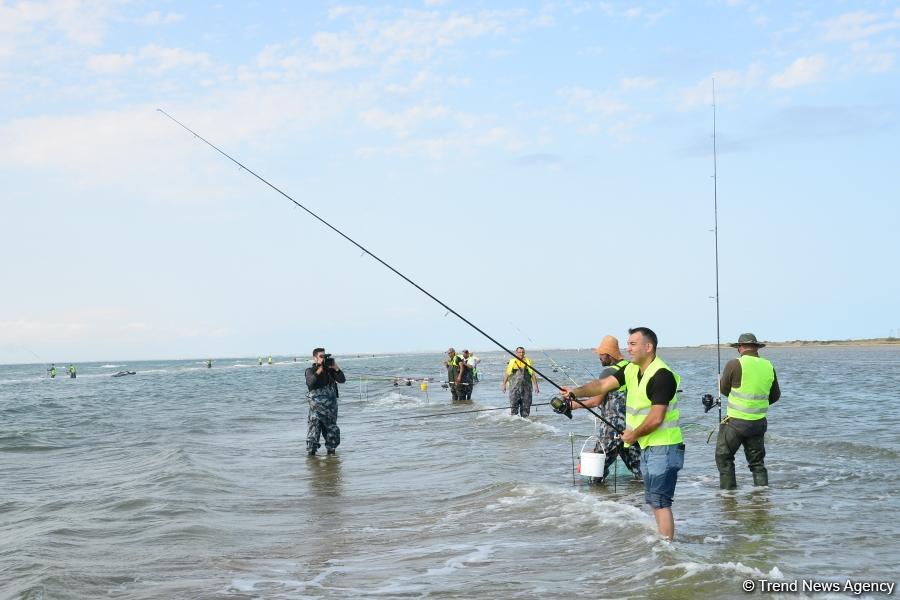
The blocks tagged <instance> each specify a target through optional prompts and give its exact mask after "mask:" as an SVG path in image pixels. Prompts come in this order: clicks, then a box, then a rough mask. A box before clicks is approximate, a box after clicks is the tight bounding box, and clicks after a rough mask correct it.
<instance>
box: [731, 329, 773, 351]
mask: <svg viewBox="0 0 900 600" xmlns="http://www.w3.org/2000/svg"><path fill="white" fill-rule="evenodd" d="M729 345H730V346H731V347H732V348H737V347H738V346H756V347H758V348H765V347H766V345H765V344H764V343H762V342H760V341H759V340H757V339H756V336H755V335H753V334H752V333H742V334H741V335H739V336H738V341H737V342H735V343H733V344H729Z"/></svg>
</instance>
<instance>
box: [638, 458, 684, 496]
mask: <svg viewBox="0 0 900 600" xmlns="http://www.w3.org/2000/svg"><path fill="white" fill-rule="evenodd" d="M683 466H684V444H671V445H669V446H649V447H647V448H644V450H643V452H641V474H642V475H643V476H644V500H646V501H647V504H649V505H650V506H652V507H653V508H669V507H670V506H672V497H673V496H674V495H675V483H676V482H677V481H678V471H680V470H681V467H683Z"/></svg>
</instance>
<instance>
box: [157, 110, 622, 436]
mask: <svg viewBox="0 0 900 600" xmlns="http://www.w3.org/2000/svg"><path fill="white" fill-rule="evenodd" d="M156 110H157V111H158V112H160V113H162V114H163V115H165V116H166V117H168V118H169V119H170V120H171V121H172V122H174V123H176V124H177V125H178V126H180V127H181V128H182V129H184V130H185V131H187V132H189V133H190V134H192V135H193V136H194V137H195V138H197V139H199V140H201V141H202V142H203V143H204V144H206V145H207V146H209V147H210V148H212V149H213V150H215V151H216V152H218V153H219V154H221V155H222V156H224V157H225V158H227V159H228V160H230V161H231V162H233V163H234V164H236V165H237V166H238V167H240V168H241V169H243V170H244V171H247V172H248V173H250V174H251V175H253V176H254V177H256V178H257V179H258V180H259V181H261V182H262V183H264V184H266V185H267V186H269V187H270V188H272V189H273V190H275V191H276V192H278V193H279V194H281V195H282V196H284V197H285V198H287V199H288V200H290V201H291V202H293V203H294V204H295V205H296V206H297V207H298V208H300V209H302V210H303V211H304V212H306V213H307V214H308V215H310V216H311V217H313V218H314V219H316V220H317V221H319V222H320V223H322V224H323V225H325V226H326V227H328V228H329V229H331V230H332V231H334V232H335V233H336V234H338V235H339V236H341V237H342V238H344V239H345V240H347V241H348V242H350V243H351V244H353V245H354V246H356V247H357V248H359V249H360V250H362V251H363V252H364V253H365V254H368V255H369V256H371V257H372V258H374V259H375V260H377V261H378V262H379V263H381V264H382V265H383V266H384V267H386V268H387V269H389V270H390V271H392V272H393V273H394V274H395V275H397V276H398V277H400V278H401V279H403V280H404V281H406V282H407V283H408V284H410V285H411V286H413V287H414V288H416V289H417V290H419V291H420V292H422V293H423V294H425V295H426V296H428V297H429V298H431V299H432V300H434V301H435V302H437V303H438V304H440V305H441V306H442V307H444V308H445V309H447V311H448V312H451V313H453V314H454V315H455V316H456V317H458V318H459V319H460V320H461V321H462V322H463V323H465V324H466V325H468V326H469V327H471V328H472V329H474V330H475V331H477V332H478V333H480V334H481V335H483V336H484V337H486V338H487V339H489V340H490V341H491V342H493V343H494V344H495V345H496V346H497V347H499V348H500V349H501V350H503V351H504V352H506V353H507V354H509V355H510V356H512V357H513V358H518V357H517V356H516V353H515V352H513V351H512V350H510V349H509V348H507V347H506V346H504V345H503V344H501V343H500V342H498V341H497V340H495V339H494V338H493V337H491V336H490V335H488V334H487V333H486V332H485V331H484V330H483V329H481V328H480V327H478V326H477V325H475V324H474V323H472V322H471V321H470V320H468V319H467V318H465V317H464V316H462V315H461V314H459V313H458V312H456V311H455V310H453V309H452V308H451V307H450V306H448V305H447V304H445V303H444V302H442V301H441V300H439V299H438V298H437V297H436V296H434V295H433V294H431V293H430V292H429V291H428V290H426V289H425V288H423V287H422V286H420V285H419V284H418V283H416V282H415V281H413V280H412V279H410V278H409V277H407V276H406V275H404V274H403V273H401V272H400V271H398V270H397V269H395V268H394V267H392V266H391V265H389V264H388V263H386V262H385V261H383V260H381V258H379V257H378V256H376V255H375V254H373V253H372V252H371V251H369V249H368V248H366V247H365V246H363V245H362V244H360V243H358V242H357V241H356V240H354V239H353V238H351V237H350V236H348V235H347V234H345V233H344V232H343V231H341V230H340V229H338V228H337V227H335V226H334V225H332V224H331V223H329V222H328V221H326V220H325V219H323V218H322V217H320V216H319V215H317V214H316V213H314V212H313V211H311V210H310V209H308V208H306V207H305V206H303V205H302V204H300V203H299V202H297V201H296V200H294V199H293V198H291V197H290V196H289V195H287V194H286V193H285V192H283V191H282V190H281V189H279V188H277V187H276V186H275V185H273V184H272V183H269V181H268V180H266V179H265V178H263V177H262V176H260V175H258V174H257V173H256V172H255V171H253V170H252V169H250V168H248V167H246V166H245V165H243V164H242V163H241V162H240V161H238V160H237V159H235V158H232V157H231V155H229V154H228V153H226V152H225V151H224V150H222V149H220V148H219V147H218V146H216V145H215V144H213V143H212V142H210V141H209V140H207V139H206V138H205V137H203V136H202V135H200V134H199V133H197V132H196V131H194V130H193V129H191V128H190V127H188V126H187V125H185V124H184V123H182V122H181V121H179V120H178V119H176V118H175V117H173V116H172V115H170V114H169V113H167V112H166V111H164V110H163V109H161V108H157V109H156ZM531 370H532V371H534V372H535V373H537V374H538V375H540V376H541V377H542V378H543V379H544V380H545V381H547V382H548V383H549V384H550V385H552V386H553V387H555V388H556V389H558V390H559V391H561V392H562V391H563V388H562V386H560V385H559V384H558V383H556V382H555V381H553V380H552V379H550V378H549V377H547V376H546V375H544V374H543V373H541V372H540V371H538V370H537V369H535V368H533V367H532V368H531ZM569 399H570V400H573V401H574V402H577V403H578V404H580V405H581V406H582V408H585V409H586V410H588V411H589V412H590V413H591V414H592V415H594V416H595V417H597V418H598V419H600V420H601V421H603V422H604V423H606V424H607V425H609V426H610V427H612V428H613V429H614V430H616V431H618V432H619V433H621V432H622V431H623V430H622V429H621V428H618V427H616V426H615V425H614V424H612V423H610V422H609V421H607V420H606V419H604V418H603V417H602V416H600V415H599V414H597V413H596V412H594V411H593V410H592V409H591V408H589V407H587V406H585V405H584V403H582V402H581V400H579V399H578V398H574V396H571V395H570V396H569Z"/></svg>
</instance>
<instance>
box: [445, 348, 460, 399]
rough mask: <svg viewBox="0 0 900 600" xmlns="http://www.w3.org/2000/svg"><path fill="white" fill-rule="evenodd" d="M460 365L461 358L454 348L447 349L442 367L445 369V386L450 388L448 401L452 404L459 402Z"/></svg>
mask: <svg viewBox="0 0 900 600" xmlns="http://www.w3.org/2000/svg"><path fill="white" fill-rule="evenodd" d="M460 363H462V357H461V356H459V355H458V354H457V353H456V349H455V348H447V362H445V363H444V366H445V367H447V384H448V385H449V386H450V399H451V401H453V402H459V401H460V399H461V398H460V392H459V389H460V385H459V383H460V381H461V378H460V375H461V373H460Z"/></svg>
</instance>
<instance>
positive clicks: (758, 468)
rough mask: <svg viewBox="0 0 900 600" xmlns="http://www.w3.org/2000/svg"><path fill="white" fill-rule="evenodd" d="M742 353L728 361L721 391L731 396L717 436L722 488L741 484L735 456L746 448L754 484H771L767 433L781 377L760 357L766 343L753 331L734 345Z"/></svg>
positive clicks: (779, 393)
mask: <svg viewBox="0 0 900 600" xmlns="http://www.w3.org/2000/svg"><path fill="white" fill-rule="evenodd" d="M730 346H731V347H732V348H737V351H738V353H739V354H740V356H739V357H738V358H735V359H732V360H730V361H728V363H727V364H726V365H725V369H724V370H723V371H722V379H721V380H720V381H719V391H720V392H721V393H722V395H723V396H727V397H728V403H727V416H726V417H725V419H724V420H723V421H722V423H721V425H720V426H719V437H718V438H717V439H716V466H717V467H718V468H719V487H720V488H722V489H723V490H733V489H735V488H736V487H737V478H736V476H735V473H734V455H735V453H736V452H737V450H738V448H740V447H741V446H743V447H744V456H746V458H747V466H748V467H749V468H750V472H751V473H753V484H754V485H757V486H766V485H769V473H768V471H767V470H766V465H765V458H766V446H765V434H766V429H767V428H768V421H767V420H766V413H767V411H768V408H769V406H770V405H772V404H774V403H775V402H776V401H777V400H778V399H779V398H780V397H781V390H780V388H779V387H778V378H777V377H776V375H775V368H774V367H773V366H772V363H771V362H769V361H768V360H766V359H764V358H760V356H759V349H760V348H764V347H765V344H764V343H762V342H760V341H759V340H757V339H756V336H755V335H753V334H752V333H742V334H741V335H740V336H738V341H737V342H735V343H733V344H730Z"/></svg>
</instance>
